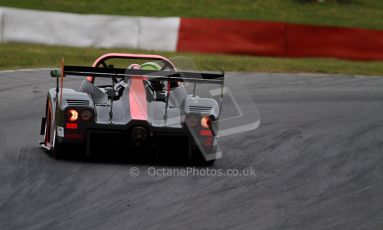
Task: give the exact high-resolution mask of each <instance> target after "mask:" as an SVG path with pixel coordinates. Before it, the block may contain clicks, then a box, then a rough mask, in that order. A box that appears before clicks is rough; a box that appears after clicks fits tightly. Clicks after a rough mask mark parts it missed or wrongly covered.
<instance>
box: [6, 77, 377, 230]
mask: <svg viewBox="0 0 383 230" xmlns="http://www.w3.org/2000/svg"><path fill="white" fill-rule="evenodd" d="M232 75H238V76H239V77H240V78H241V79H242V80H243V82H245V83H246V85H247V87H248V90H249V92H250V94H251V97H252V99H253V100H254V101H255V102H256V104H257V106H258V109H259V111H260V113H261V117H262V120H261V125H260V127H259V128H258V129H256V130H254V131H250V132H247V133H243V134H241V135H236V136H228V137H224V138H223V139H222V140H221V146H222V148H223V150H224V157H223V158H222V159H221V160H218V161H217V162H216V164H215V165H214V166H213V167H211V169H224V170H226V169H238V170H242V169H249V168H253V169H254V170H255V172H256V175H255V176H237V177H233V176H232V177H230V176H222V177H212V176H210V177H209V176H187V177H180V176H178V177H177V176H168V177H161V176H150V175H149V173H148V171H147V170H148V169H149V168H150V167H152V166H154V167H155V168H156V169H161V168H165V169H180V168H184V167H185V166H182V165H180V166H177V165H176V166H174V165H170V166H169V165H161V164H152V163H145V162H141V163H139V164H136V163H130V162H109V161H83V160H56V159H54V158H52V157H50V156H49V155H47V154H46V153H45V152H44V151H42V150H41V149H40V148H39V147H38V145H37V143H38V141H39V140H40V139H41V137H40V136H39V129H40V118H41V116H42V114H43V111H44V103H45V96H46V92H47V90H48V88H50V87H53V85H54V81H53V80H52V79H50V78H49V77H48V70H31V71H18V72H1V73H0V164H1V166H0V182H1V185H0V229H12V230H14V229H383V196H382V194H383V183H382V182H383V116H382V113H383V78H382V77H353V76H324V75H323V76H322V75H307V74H300V75H292V74H277V75H272V74H245V73H241V74H239V73H238V74H234V73H232ZM66 84H67V86H75V85H76V84H78V81H76V80H68V81H67V82H66ZM132 167H137V168H138V169H139V170H140V174H139V176H137V177H133V176H131V175H130V170H131V169H132ZM200 169H203V168H200Z"/></svg>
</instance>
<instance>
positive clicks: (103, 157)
mask: <svg viewBox="0 0 383 230" xmlns="http://www.w3.org/2000/svg"><path fill="white" fill-rule="evenodd" d="M41 151H44V152H45V154H46V155H47V156H48V157H50V158H52V159H55V160H58V161H63V162H73V163H85V164H100V163H101V164H113V165H136V166H140V165H142V166H148V165H150V166H169V167H185V166H193V167H206V166H211V165H209V164H205V163H201V161H196V160H195V159H189V158H188V156H187V154H185V153H181V152H174V153H167V154H163V153H151V152H146V153H142V154H124V155H123V154H116V153H105V152H103V153H96V154H92V155H87V154H85V151H82V150H70V151H65V152H64V153H62V154H60V155H59V156H57V155H55V154H53V153H52V152H50V151H47V150H45V149H41Z"/></svg>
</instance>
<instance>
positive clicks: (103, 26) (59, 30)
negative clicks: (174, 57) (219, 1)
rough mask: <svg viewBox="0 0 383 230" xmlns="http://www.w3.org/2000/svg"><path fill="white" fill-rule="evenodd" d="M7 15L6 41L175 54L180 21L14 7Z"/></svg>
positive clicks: (4, 9)
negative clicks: (173, 52) (160, 51)
mask: <svg viewBox="0 0 383 230" xmlns="http://www.w3.org/2000/svg"><path fill="white" fill-rule="evenodd" d="M0 10H2V11H3V12H4V23H5V26H4V31H3V41H4V42H27V43H41V44H49V45H68V46H76V47H123V48H132V49H146V50H164V51H175V50H176V46H177V39H178V28H179V25H180V18H178V17H168V18H151V17H129V16H106V15H91V14H72V13H61V12H48V11H36V10H22V9H14V8H0Z"/></svg>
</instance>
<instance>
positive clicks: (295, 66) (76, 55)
mask: <svg viewBox="0 0 383 230" xmlns="http://www.w3.org/2000/svg"><path fill="white" fill-rule="evenodd" d="M108 52H127V53H154V54H160V55H163V56H165V57H175V56H185V57H189V58H191V59H192V60H193V61H194V62H195V63H196V65H197V67H198V68H199V69H201V70H220V69H221V67H224V68H225V70H226V71H245V72H291V73H299V72H307V73H336V74H351V75H357V74H360V75H382V76H383V62H359V61H345V60H337V59H320V58H319V59H318V58H315V59H313V58H299V59H295V58H294V59H293V58H265V57H252V56H234V55H210V54H193V53H173V52H158V51H152V52H150V51H142V50H131V49H95V48H73V47H65V46H45V45H32V44H18V43H9V44H0V53H1V54H2V55H0V69H16V68H30V67H58V66H59V60H60V58H61V57H64V58H65V63H66V64H71V65H91V64H92V63H93V61H94V60H95V59H96V58H97V57H98V56H100V55H102V54H104V53H108Z"/></svg>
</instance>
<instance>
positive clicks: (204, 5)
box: [0, 0, 383, 29]
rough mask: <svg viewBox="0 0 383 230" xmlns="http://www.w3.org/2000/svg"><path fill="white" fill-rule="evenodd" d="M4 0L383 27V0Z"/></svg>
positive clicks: (61, 7)
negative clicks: (322, 0)
mask: <svg viewBox="0 0 383 230" xmlns="http://www.w3.org/2000/svg"><path fill="white" fill-rule="evenodd" d="M304 2H305V1H304V0H267V1H266V0H237V1H232V0H214V1H209V0H193V1H181V0H159V1H152V0H150V1H149V0H141V1H135V0H114V1H110V2H108V1H104V0H65V1H63V0H49V1H41V0H17V1H16V0H0V6H9V7H19V8H28V9H37V10H50V11H64V12H73V13H91V14H113V15H140V16H141V15H142V16H161V17H162V16H182V17H207V18H236V19H252V20H267V21H284V22H293V23H304V24H319V25H338V26H351V27H365V28H375V29H383V20H381V19H382V18H383V10H382V9H383V1H382V0H347V1H342V2H348V3H339V2H337V1H334V0H331V1H327V2H325V3H318V2H316V1H311V2H310V1H306V2H309V3H304Z"/></svg>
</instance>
